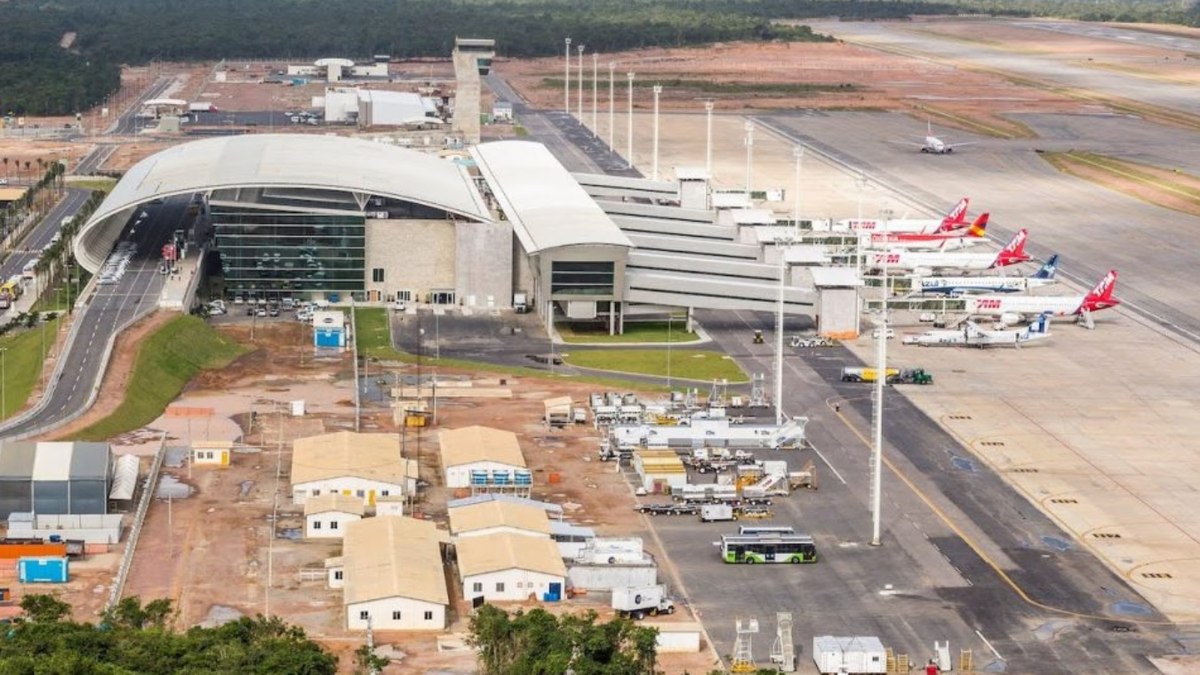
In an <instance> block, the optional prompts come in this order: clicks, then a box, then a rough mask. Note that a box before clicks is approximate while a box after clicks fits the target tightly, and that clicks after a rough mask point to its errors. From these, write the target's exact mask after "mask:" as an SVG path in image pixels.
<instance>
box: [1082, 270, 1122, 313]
mask: <svg viewBox="0 0 1200 675" xmlns="http://www.w3.org/2000/svg"><path fill="white" fill-rule="evenodd" d="M1116 288H1117V271H1116V270H1109V271H1108V274H1105V275H1104V278H1102V279H1101V280H1100V281H1099V283H1097V284H1096V287H1095V288H1093V289H1092V290H1090V291H1088V294H1087V295H1085V296H1083V303H1082V304H1081V305H1080V310H1083V311H1089V312H1091V311H1095V310H1098V309H1105V308H1106V307H1116V306H1117V305H1119V304H1121V301H1120V300H1118V299H1116V298H1114V297H1113V291H1115V290H1116Z"/></svg>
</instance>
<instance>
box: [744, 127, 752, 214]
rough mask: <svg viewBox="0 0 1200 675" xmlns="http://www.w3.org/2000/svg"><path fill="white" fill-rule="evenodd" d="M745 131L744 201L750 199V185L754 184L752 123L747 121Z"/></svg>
mask: <svg viewBox="0 0 1200 675" xmlns="http://www.w3.org/2000/svg"><path fill="white" fill-rule="evenodd" d="M745 129H746V199H750V185H751V183H753V182H754V122H750V121H747V122H746V125H745Z"/></svg>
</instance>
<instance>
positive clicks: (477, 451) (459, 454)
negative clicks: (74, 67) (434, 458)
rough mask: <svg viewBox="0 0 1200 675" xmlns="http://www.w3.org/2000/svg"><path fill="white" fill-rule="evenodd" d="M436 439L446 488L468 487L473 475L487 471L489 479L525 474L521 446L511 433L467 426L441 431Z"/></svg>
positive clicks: (515, 436)
mask: <svg viewBox="0 0 1200 675" xmlns="http://www.w3.org/2000/svg"><path fill="white" fill-rule="evenodd" d="M438 438H439V442H440V443H441V455H442V471H443V472H444V473H445V479H446V487H449V488H461V487H468V486H469V485H471V475H472V472H481V471H482V472H487V475H488V476H489V477H491V476H493V475H495V472H508V473H513V474H515V473H516V472H517V471H527V469H526V468H525V455H524V454H522V453H521V444H520V443H519V442H517V435H516V434H514V433H513V432H511V431H505V430H503V429H493V428H491V427H483V426H470V427H463V428H461V429H442V430H441V432H440V433H439V436H438Z"/></svg>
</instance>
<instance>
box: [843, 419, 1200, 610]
mask: <svg viewBox="0 0 1200 675" xmlns="http://www.w3.org/2000/svg"><path fill="white" fill-rule="evenodd" d="M834 414H835V415H837V416H838V418H839V419H841V421H842V423H843V424H845V425H846V428H847V429H849V430H850V431H851V432H852V433H853V434H854V435H855V436H857V437H858V439H859V440H860V441H862V443H863V445H865V446H866V447H867V448H868V449H872V448H873V445H872V443H871V441H869V440H867V438H866V437H865V436H863V435H862V432H860V431H859V430H858V427H856V426H854V424H852V423H851V422H850V420H849V419H847V418H846V416H845V415H843V414H842V412H841V411H840V410H835V411H834ZM883 463H884V464H885V465H886V466H887V468H888V469H889V470H891V472H892V473H893V474H895V476H896V477H897V478H899V479H900V480H901V482H903V483H904V484H905V485H907V486H908V489H909V490H911V491H912V493H913V494H914V495H916V496H917V498H918V499H920V500H921V501H922V502H924V503H925V505H926V506H928V507H929V510H930V511H932V512H933V513H934V515H936V516H937V517H938V518H939V519H941V521H942V522H943V523H945V524H946V526H947V527H949V528H950V529H951V530H952V531H953V532H954V533H955V534H956V535H958V537H959V538H960V539H962V540H963V543H965V544H966V545H967V546H969V547H970V548H971V550H972V551H974V552H975V555H978V556H979V558H980V560H983V562H984V563H985V564H986V565H987V566H988V567H990V568H992V571H993V572H995V573H996V576H998V577H999V578H1000V580H1001V581H1003V582H1004V583H1005V585H1007V586H1008V587H1009V588H1011V589H1012V590H1013V592H1014V593H1016V594H1017V597H1019V598H1021V600H1023V601H1025V603H1026V604H1028V605H1030V606H1032V607H1037V608H1038V609H1042V610H1045V611H1047V612H1054V613H1056V614H1062V615H1065V616H1071V617H1075V618H1077V619H1095V620H1098V621H1120V622H1122V623H1131V624H1138V625H1143V626H1179V625H1183V624H1179V623H1177V622H1175V621H1154V620H1149V619H1129V618H1125V617H1120V618H1118V617H1111V616H1104V615H1101V614H1087V613H1085V612H1076V611H1073V610H1069V609H1063V608H1061V607H1053V606H1051V605H1047V604H1045V603H1043V602H1039V601H1037V600H1034V599H1033V598H1032V597H1030V596H1029V593H1027V592H1026V591H1025V589H1023V588H1021V586H1020V585H1019V584H1018V583H1017V582H1016V581H1015V580H1014V579H1013V578H1012V577H1011V576H1009V575H1008V573H1007V572H1005V571H1004V570H1003V569H1002V568H1001V567H1000V566H999V565H998V564H996V562H995V561H994V560H992V558H991V556H989V555H988V554H987V553H986V552H985V551H984V550H983V548H982V547H981V546H980V545H979V544H977V543H975V540H974V539H972V538H971V537H970V536H969V535H968V534H967V533H966V532H964V531H963V530H962V528H960V527H959V526H958V524H957V523H955V522H954V520H953V519H952V518H950V516H949V515H948V514H946V512H945V511H943V510H942V509H941V507H939V506H938V505H937V504H935V503H934V502H933V500H932V499H930V498H929V497H928V496H927V495H926V494H925V493H924V492H922V491H921V489H920V488H919V487H917V485H916V484H915V483H913V482H912V480H910V479H909V478H908V476H906V475H904V473H902V472H901V471H900V469H898V468H897V467H896V465H895V463H894V462H892V461H891V460H890V459H888V456H887V454H884V455H883ZM1156 611H1157V610H1156Z"/></svg>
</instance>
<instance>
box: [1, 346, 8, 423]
mask: <svg viewBox="0 0 1200 675" xmlns="http://www.w3.org/2000/svg"><path fill="white" fill-rule="evenodd" d="M6 351H8V348H7V347H0V419H8V373H7V372H5V370H4V352H6Z"/></svg>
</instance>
